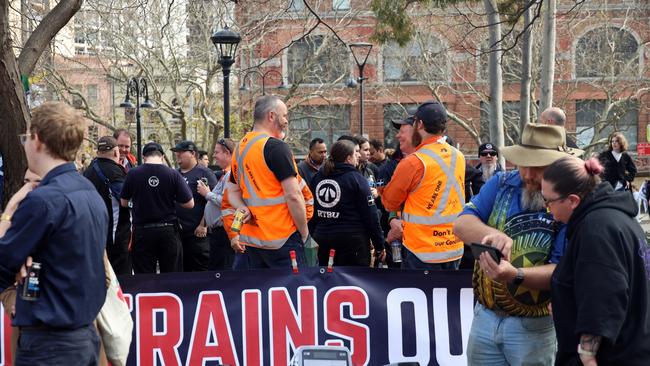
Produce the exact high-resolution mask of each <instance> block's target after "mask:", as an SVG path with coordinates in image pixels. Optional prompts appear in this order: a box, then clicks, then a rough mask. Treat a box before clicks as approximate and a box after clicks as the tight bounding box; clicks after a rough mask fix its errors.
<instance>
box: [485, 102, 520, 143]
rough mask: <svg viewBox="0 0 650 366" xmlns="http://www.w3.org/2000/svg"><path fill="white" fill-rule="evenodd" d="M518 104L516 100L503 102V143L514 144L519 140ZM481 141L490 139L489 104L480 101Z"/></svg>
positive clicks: (489, 140)
mask: <svg viewBox="0 0 650 366" xmlns="http://www.w3.org/2000/svg"><path fill="white" fill-rule="evenodd" d="M519 105H520V103H519V102H518V101H514V102H503V103H502V106H503V128H504V130H503V131H504V135H505V136H504V137H505V145H506V146H510V145H515V144H517V143H518V142H519ZM480 136H481V141H482V142H491V139H490V104H489V103H486V102H481V130H480Z"/></svg>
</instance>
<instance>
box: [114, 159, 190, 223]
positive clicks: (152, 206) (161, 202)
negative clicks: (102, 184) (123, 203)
mask: <svg viewBox="0 0 650 366" xmlns="http://www.w3.org/2000/svg"><path fill="white" fill-rule="evenodd" d="M122 198H123V199H125V200H132V201H133V212H132V214H133V224H134V225H144V224H152V223H161V222H167V223H170V222H174V221H175V220H176V204H175V202H181V203H185V202H188V201H189V200H191V199H192V192H190V189H189V187H188V186H187V184H186V183H185V180H184V179H183V177H182V176H181V174H180V173H179V172H177V171H175V170H174V169H172V168H169V167H166V166H164V165H162V164H146V163H145V164H143V165H141V166H139V167H136V168H133V169H131V170H129V174H127V175H126V180H125V181H124V187H123V188H122Z"/></svg>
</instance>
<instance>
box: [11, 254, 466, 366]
mask: <svg viewBox="0 0 650 366" xmlns="http://www.w3.org/2000/svg"><path fill="white" fill-rule="evenodd" d="M120 283H121V286H122V289H123V291H124V294H125V296H126V299H127V301H128V302H129V303H130V308H131V312H132V315H133V320H134V325H135V326H134V334H133V341H132V345H131V351H130V354H129V362H128V364H129V365H163V364H164V365H167V366H170V365H192V366H194V365H220V364H225V365H242V366H244V365H245V366H257V365H260V366H261V365H275V366H279V365H281V366H286V365H287V364H288V363H289V360H290V359H291V356H292V355H293V351H294V350H295V349H296V348H297V347H299V346H301V345H343V346H346V347H347V348H348V349H350V350H351V354H352V361H353V364H354V365H384V364H388V363H394V362H408V361H417V362H419V363H420V365H454V366H458V365H466V364H467V361H466V356H465V350H466V346H467V338H468V335H469V329H470V326H471V322H472V317H473V309H472V308H473V293H472V289H471V274H470V272H468V271H458V272H445V271H440V272H426V271H401V270H391V269H384V270H375V269H369V268H341V267H338V268H336V267H335V269H334V271H333V272H332V273H327V272H326V271H325V270H324V269H320V268H304V269H301V270H300V273H299V274H292V273H291V272H290V271H284V270H253V271H241V272H232V271H225V272H220V273H214V272H203V273H182V274H180V273H179V274H176V273H175V274H160V275H138V276H126V277H121V278H120ZM5 330H6V327H5ZM2 333H3V334H4V336H5V339H4V340H3V342H0V344H2V345H3V346H5V347H3V348H5V350H6V345H7V344H8V342H7V340H6V336H7V332H6V331H5V332H2ZM6 353H7V352H3V353H2V354H3V355H6ZM5 359H6V357H3V360H5Z"/></svg>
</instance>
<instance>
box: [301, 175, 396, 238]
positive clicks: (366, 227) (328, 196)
mask: <svg viewBox="0 0 650 366" xmlns="http://www.w3.org/2000/svg"><path fill="white" fill-rule="evenodd" d="M309 188H310V189H311V191H312V192H313V194H314V218H313V219H312V222H314V225H315V227H316V230H315V232H316V234H317V235H322V236H325V235H328V234H329V233H333V232H336V233H365V234H366V235H367V236H368V237H369V238H370V239H371V240H372V242H373V245H374V246H375V247H377V248H381V247H382V245H383V244H384V236H383V232H382V231H381V227H380V226H379V217H378V216H377V207H376V205H375V200H374V199H373V198H372V195H371V193H370V186H369V184H368V180H366V178H364V177H363V175H361V173H359V171H358V170H356V169H355V168H354V167H353V166H352V165H350V164H345V163H336V164H335V166H334V169H333V170H332V172H331V173H330V174H329V175H328V176H324V175H323V169H320V170H319V171H318V172H317V173H316V175H315V176H314V179H313V180H312V181H311V185H310V187H309Z"/></svg>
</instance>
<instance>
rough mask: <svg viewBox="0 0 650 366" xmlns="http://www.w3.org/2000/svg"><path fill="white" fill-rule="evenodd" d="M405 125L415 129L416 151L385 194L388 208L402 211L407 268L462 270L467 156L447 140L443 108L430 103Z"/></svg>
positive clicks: (435, 103) (407, 159)
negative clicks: (460, 231) (457, 226)
mask: <svg viewBox="0 0 650 366" xmlns="http://www.w3.org/2000/svg"><path fill="white" fill-rule="evenodd" d="M402 124H405V125H412V126H413V135H412V138H413V145H414V146H417V148H416V151H415V152H414V153H413V154H410V155H409V156H407V157H406V158H404V159H403V160H402V161H400V163H399V164H398V165H397V168H396V170H395V174H394V175H393V179H392V180H391V181H390V183H389V184H388V185H387V186H386V187H385V188H384V189H383V192H382V196H381V198H382V202H383V204H384V207H386V209H387V210H390V211H397V210H400V209H401V210H402V226H403V228H404V233H403V244H404V247H405V249H406V251H405V252H406V258H404V260H403V261H402V268H406V269H458V266H459V264H460V259H461V257H462V256H463V242H462V241H460V240H459V239H458V238H457V237H456V236H455V235H454V233H453V224H454V220H455V219H456V216H458V214H459V213H460V212H461V211H462V209H463V205H464V203H465V196H464V195H465V188H464V182H465V157H464V156H463V154H462V153H461V152H460V151H458V150H457V149H456V148H454V147H453V146H451V145H449V144H448V143H446V142H444V139H442V137H443V133H444V131H445V129H446V126H447V111H446V110H445V107H443V106H442V104H440V103H438V102H433V101H430V102H425V103H423V104H421V105H420V106H419V107H418V109H417V110H416V112H415V114H414V115H413V116H412V117H408V118H407V119H406V120H404V121H403V123H402Z"/></svg>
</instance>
